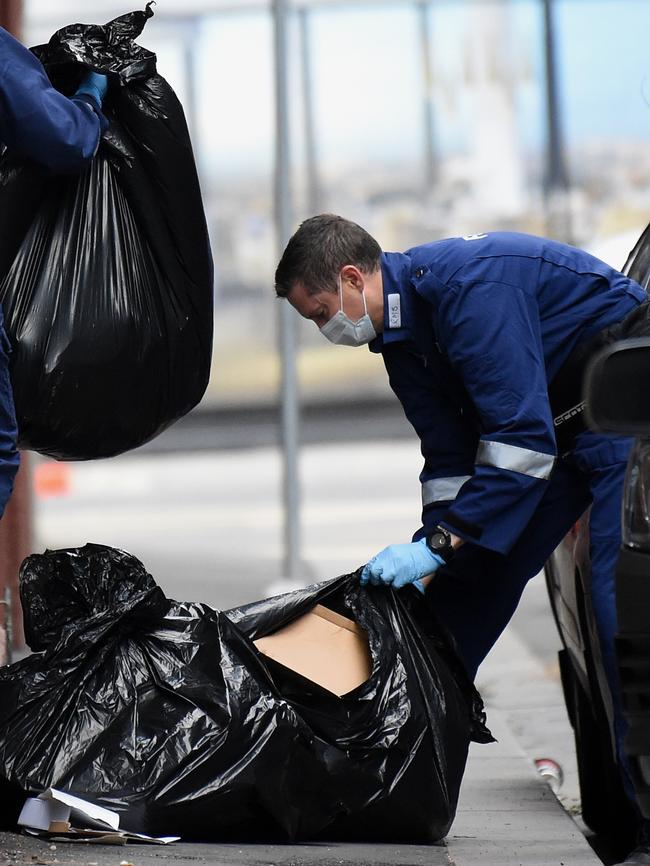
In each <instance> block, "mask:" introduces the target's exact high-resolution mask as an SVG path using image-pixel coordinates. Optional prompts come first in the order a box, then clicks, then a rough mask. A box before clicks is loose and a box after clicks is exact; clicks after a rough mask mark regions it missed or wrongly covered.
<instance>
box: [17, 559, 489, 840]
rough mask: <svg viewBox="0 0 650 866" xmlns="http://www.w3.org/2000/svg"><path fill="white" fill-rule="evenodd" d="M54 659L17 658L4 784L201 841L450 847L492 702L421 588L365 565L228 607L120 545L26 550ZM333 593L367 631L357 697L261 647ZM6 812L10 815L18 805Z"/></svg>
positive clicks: (28, 597) (24, 589)
mask: <svg viewBox="0 0 650 866" xmlns="http://www.w3.org/2000/svg"><path fill="white" fill-rule="evenodd" d="M21 599H22V602H23V608H24V611H25V626H26V634H27V639H28V641H29V643H30V645H31V647H32V648H33V649H34V650H35V651H36V652H35V653H34V654H33V655H31V656H28V657H27V658H25V659H23V660H21V661H19V662H16V663H15V664H13V665H10V666H7V667H4V668H0V794H1V795H2V797H3V802H5V803H6V804H7V809H8V806H9V803H10V802H11V803H13V805H14V807H15V809H17V808H19V806H20V803H21V802H22V797H24V794H25V793H27V792H38V791H41V790H43V789H45V788H47V787H48V786H54V787H57V788H59V789H64V790H66V791H70V792H73V793H75V794H77V795H79V796H81V797H84V798H85V799H88V800H91V801H94V802H96V803H99V804H101V805H103V806H106V807H108V808H110V809H114V810H116V811H117V812H118V813H119V814H120V826H121V827H123V828H125V829H129V830H134V831H139V832H144V833H151V834H155V835H169V834H170V833H171V834H174V835H181V836H182V837H183V838H185V839H195V840H212V841H220V840H221V841H225V840H250V841H298V840H318V839H320V840H343V839H347V840H359V841H361V840H365V841H373V840H374V841H386V842H387V841H393V842H395V841H401V842H433V841H436V840H438V839H440V838H442V837H443V836H444V835H445V834H446V833H447V831H448V829H449V827H450V825H451V822H452V820H453V817H454V812H455V809H456V802H457V798H458V791H459V786H460V782H461V778H462V775H463V770H464V766H465V761H466V757H467V749H468V744H469V741H470V740H471V739H474V740H477V741H479V742H489V741H490V740H491V739H492V738H491V735H490V733H489V731H488V730H487V728H486V727H485V716H484V713H483V706H482V703H481V700H480V697H479V695H478V693H477V692H476V691H475V689H474V687H473V686H472V684H471V683H470V682H469V680H468V679H467V677H466V676H465V675H464V672H463V670H462V668H461V665H460V662H459V661H458V659H457V657H456V655H455V653H454V650H453V648H452V647H451V644H450V643H449V642H448V638H447V637H446V636H445V634H444V633H443V631H442V629H441V627H439V626H438V625H436V624H435V623H432V620H431V616H430V613H429V611H428V609H427V608H426V602H425V601H424V599H423V597H422V596H421V595H420V593H418V592H417V590H414V589H412V588H407V589H405V590H402V591H401V592H399V593H395V592H393V591H392V590H390V589H386V588H372V589H370V590H368V589H364V588H362V587H360V586H359V584H358V575H346V576H343V577H340V578H337V579H335V580H332V581H327V582H325V583H321V584H318V585H316V586H312V587H308V588H306V589H304V590H299V591H296V592H292V593H289V594H287V595H283V596H279V597H276V598H270V599H267V600H265V601H261V602H257V603H255V604H252V605H248V606H246V607H243V608H239V609H235V610H231V611H228V612H225V613H223V612H219V611H216V610H214V609H212V608H210V607H208V606H207V605H204V604H198V603H190V602H176V601H171V600H167V599H166V598H165V597H164V595H163V593H162V591H161V590H160V589H159V588H158V587H157V586H156V584H155V582H154V580H153V578H152V577H151V576H150V575H149V574H148V573H147V572H146V570H145V568H144V566H143V565H142V564H141V563H140V562H139V561H138V560H137V559H135V558H134V557H133V556H131V555H129V554H127V553H124V552H121V551H117V550H114V549H111V548H105V547H102V546H98V545H86V546H85V547H83V548H78V549H71V550H61V551H47V552H46V553H45V554H43V555H34V556H31V557H29V558H28V559H27V560H25V562H24V564H23V567H22V570H21ZM316 603H321V604H323V605H325V606H329V607H332V608H334V609H338V611H339V612H345V614H346V615H347V616H349V617H351V618H353V619H355V620H356V621H357V622H358V623H359V624H360V625H361V626H362V627H363V628H364V629H365V630H366V631H367V634H368V638H369V645H370V651H371V656H372V663H373V666H372V674H371V676H370V679H369V680H367V681H366V682H365V683H363V684H362V685H360V686H359V687H358V688H356V689H355V690H354V691H352V692H350V693H348V694H347V695H344V696H343V697H338V696H336V695H333V694H332V693H330V692H328V691H326V690H325V689H323V688H322V687H320V686H318V685H317V684H315V683H312V682H310V681H309V680H307V679H305V678H303V677H301V676H300V675H298V674H295V673H293V672H292V671H290V670H289V669H288V668H283V667H282V666H280V665H277V664H272V663H271V662H270V660H268V659H266V658H265V657H264V656H263V655H261V654H260V653H259V652H258V651H257V649H256V647H255V646H254V644H253V640H254V639H256V638H257V637H263V636H265V635H267V634H269V633H271V632H273V631H275V630H277V629H278V628H280V627H282V626H283V625H285V624H287V623H288V622H291V621H292V620H293V619H295V618H296V617H298V616H300V615H301V614H302V613H305V612H306V611H307V610H309V609H310V608H311V607H312V606H313V605H315V604H316ZM5 814H7V810H5Z"/></svg>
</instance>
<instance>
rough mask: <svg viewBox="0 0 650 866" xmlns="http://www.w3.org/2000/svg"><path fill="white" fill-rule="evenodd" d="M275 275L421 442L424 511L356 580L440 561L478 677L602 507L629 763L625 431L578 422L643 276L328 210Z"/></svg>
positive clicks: (510, 243) (393, 576)
mask: <svg viewBox="0 0 650 866" xmlns="http://www.w3.org/2000/svg"><path fill="white" fill-rule="evenodd" d="M275 284H276V292H277V294H278V296H280V297H284V298H287V299H288V300H289V303H291V304H292V305H293V307H295V309H296V310H297V311H298V312H299V313H300V314H301V315H302V316H304V317H305V318H307V319H310V320H311V321H313V322H314V324H316V325H317V327H318V328H319V329H320V331H321V333H322V334H323V335H324V336H325V337H327V339H329V340H331V341H332V342H334V343H338V344H342V345H349V346H360V345H364V344H369V345H370V350H371V351H372V352H377V353H380V354H381V355H382V356H383V360H384V364H385V366H386V370H387V372H388V376H389V380H390V385H391V387H392V389H393V391H394V392H395V394H396V395H397V397H398V398H399V400H400V401H401V403H402V406H403V408H404V412H405V414H406V416H407V418H408V419H409V421H410V422H411V424H412V425H413V427H414V428H415V431H416V433H417V434H418V436H419V438H420V441H421V447H422V455H423V457H424V467H423V469H422V472H421V474H420V481H421V484H422V504H423V509H422V526H421V527H420V528H419V529H418V530H417V532H415V534H414V535H413V538H412V541H410V542H407V543H398V544H392V545H390V546H389V547H386V548H385V549H384V550H382V551H381V552H380V553H378V554H377V555H376V556H374V557H373V558H372V559H371V560H370V561H369V562H368V563H367V565H366V566H365V567H364V568H363V570H362V573H361V583H362V584H374V585H388V586H392V587H394V588H396V589H399V588H401V587H403V586H405V585H407V584H409V583H415V584H416V585H417V584H419V583H420V581H422V579H423V578H425V577H426V578H430V576H432V575H433V578H432V579H430V581H429V582H428V585H427V588H426V596H427V601H428V602H429V603H431V604H432V606H433V607H434V608H435V610H436V611H437V613H438V614H439V616H440V618H441V619H442V620H443V622H445V623H446V625H447V626H448V627H449V629H450V630H451V632H452V633H453V635H454V637H455V639H456V641H457V644H458V648H459V651H460V654H461V656H462V658H463V660H464V662H465V665H466V667H467V670H468V671H469V673H470V675H471V676H472V677H473V676H475V674H476V671H477V669H478V667H479V665H480V664H481V662H482V661H483V659H484V658H485V657H486V655H487V654H488V652H489V650H490V649H491V647H492V646H493V645H494V643H495V642H496V640H497V638H498V637H499V635H500V634H501V632H502V631H503V629H504V628H505V626H506V625H507V623H508V621H509V620H510V618H511V616H512V614H513V613H514V611H515V608H516V607H517V604H518V602H519V599H520V597H521V594H522V592H523V589H524V586H525V584H526V582H527V581H528V580H529V579H530V578H531V577H533V575H535V574H537V573H538V572H539V571H540V569H541V568H542V567H543V565H544V563H545V561H546V559H547V558H548V557H549V555H550V554H551V553H552V551H553V550H554V549H555V547H556V546H557V545H558V544H559V542H560V541H561V539H562V537H563V536H564V534H565V533H566V532H567V531H568V530H569V528H570V527H571V526H572V525H573V523H574V522H575V521H576V520H577V519H578V518H579V517H580V515H581V514H582V513H583V512H584V511H585V510H586V508H587V507H588V506H589V505H590V504H591V505H592V511H591V564H592V574H591V579H592V594H593V604H594V610H595V616H596V620H597V627H598V631H599V638H600V643H601V646H602V652H603V659H604V665H605V668H606V673H607V677H608V680H609V684H610V689H611V691H612V693H613V696H614V704H615V708H616V710H615V716H616V725H617V737H618V742H619V763H620V764H621V765H622V766H623V767H625V757H624V752H623V748H622V737H623V733H624V720H623V717H622V709H621V702H620V697H619V694H620V692H619V685H618V672H617V667H616V663H615V656H614V634H615V632H616V609H615V600H614V568H615V564H616V560H617V556H618V550H619V546H620V539H621V528H620V510H621V497H622V490H623V480H624V474H625V467H626V462H627V458H628V454H629V451H630V447H631V440H630V439H627V438H625V439H624V438H621V437H613V436H603V435H599V434H596V433H594V432H591V431H589V430H587V429H586V428H585V426H584V424H583V423H580V421H581V415H582V410H583V404H582V396H581V393H580V384H579V383H580V380H581V376H580V375H578V376H576V373H575V367H576V364H577V365H578V367H580V372H581V367H582V366H584V356H585V355H588V354H590V353H592V350H595V347H597V346H598V345H599V344H602V341H604V340H605V341H606V340H607V337H608V334H610V335H611V333H612V332H615V329H616V327H617V326H618V323H621V322H622V321H623V320H624V319H626V317H627V318H628V320H629V317H634V316H635V315H637V316H638V315H639V314H640V313H645V309H646V308H644V307H641V306H640V305H643V304H644V303H645V302H646V301H647V298H646V293H645V291H644V290H643V289H642V288H641V286H639V285H638V284H637V283H635V282H634V281H632V280H630V279H628V278H627V277H625V276H624V275H623V274H621V273H619V272H618V271H616V270H614V269H613V268H611V267H609V266H608V265H606V264H604V263H603V262H601V261H599V260H598V259H596V258H594V257H593V256H591V255H589V254H588V253H586V252H583V251H581V250H578V249H575V248H573V247H570V246H567V245H565V244H562V243H558V242H555V241H551V240H545V239H542V238H537V237H533V236H529V235H524V234H517V233H514V232H496V233H489V234H478V235H471V236H467V237H463V238H461V237H459V238H452V239H449V240H441V241H437V242H434V243H430V244H425V245H423V246H419V247H414V248H413V249H410V250H407V251H406V252H405V253H384V252H382V250H381V249H380V247H379V245H378V243H377V242H376V241H375V240H374V238H372V237H371V236H370V235H369V234H368V233H367V232H366V231H365V230H364V229H362V228H361V227H360V226H358V225H356V224H355V223H352V222H350V221H348V220H345V219H343V218H341V217H338V216H334V215H330V214H325V215H321V216H316V217H313V218H311V219H309V220H307V221H306V222H304V223H303V224H302V225H301V226H300V228H299V229H298V231H297V232H296V233H295V234H294V236H293V237H292V238H291V240H290V241H289V243H288V245H287V247H286V249H285V251H284V254H283V256H282V259H281V261H280V263H279V265H278V268H277V271H276V275H275ZM635 310H636V311H637V313H636V314H635V312H634V311H635ZM572 379H573V380H575V382H576V383H577V384H576V385H575V387H574V388H573V390H572V389H571V388H569V389H568V390H567V389H566V388H565V389H564V391H563V390H562V388H561V387H560V388H559V391H558V385H559V386H562V384H563V383H564V384H566V382H568V381H570V380H572ZM556 392H557V393H558V394H559V396H558V397H557V400H556V401H555V405H554V394H555V393H556ZM558 401H559V402H558ZM576 420H577V422H578V423H577V424H576V423H575V422H576ZM563 425H564V429H563ZM420 586H422V584H420ZM623 775H624V776H625V779H624V782H625V785H626V790H628V792H629V796H630V798H631V799H632V800H633V798H634V794H633V789H632V787H631V783H630V782H629V779H628V778H627V774H626V773H625V772H624V774H623ZM644 850H645V853H647V854H648V860H644V859H643V860H630V861H629V862H630V863H633V862H634V863H636V862H644V863H645V862H648V863H650V848H648V849H644ZM637 855H638V856H640V857H642V856H645V854H644V851H641V850H639V851H638V852H637Z"/></svg>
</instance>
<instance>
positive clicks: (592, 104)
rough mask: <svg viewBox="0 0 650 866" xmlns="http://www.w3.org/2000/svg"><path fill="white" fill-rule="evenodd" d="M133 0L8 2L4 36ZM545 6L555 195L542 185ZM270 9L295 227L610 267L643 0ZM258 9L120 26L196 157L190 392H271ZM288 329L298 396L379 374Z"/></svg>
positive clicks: (251, 395)
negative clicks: (174, 102) (210, 269)
mask: <svg viewBox="0 0 650 866" xmlns="http://www.w3.org/2000/svg"><path fill="white" fill-rule="evenodd" d="M136 5H139V4H134V3H130V2H128V0H95V2H93V4H92V5H91V6H89V5H88V4H87V3H82V2H80V0H57V2H56V3H51V2H50V0H26V2H25V22H24V38H25V41H26V42H27V43H28V44H34V43H38V42H42V41H45V40H47V38H49V35H50V34H51V33H52V32H53V31H54V30H55V29H57V28H58V27H60V26H63V25H65V24H68V23H71V22H73V21H76V20H82V21H88V20H89V18H90V17H92V18H93V19H94V20H95V21H97V22H98V23H102V22H103V21H105V20H109V19H110V18H112V17H115V16H117V15H119V14H122V13H124V12H127V11H130V10H131V9H132V8H134V6H136ZM550 9H552V16H553V27H554V34H553V35H554V45H555V54H554V57H555V61H556V62H555V68H554V73H555V82H556V88H557V92H556V95H557V104H556V106H555V110H556V117H555V120H557V121H559V126H558V130H559V134H560V138H559V139H558V141H559V143H560V145H561V153H560V154H559V156H560V158H561V160H562V161H563V166H564V168H563V170H564V169H566V183H567V187H566V189H565V190H560V192H561V195H560V198H559V199H558V197H557V195H555V196H554V197H549V195H548V194H547V193H548V189H547V188H546V187H545V184H547V183H548V177H547V168H548V147H549V143H548V136H549V117H548V100H547V91H548V71H549V70H548V66H547V60H548V53H547V50H546V47H547V43H546V42H545V38H546V37H547V36H548V33H547V32H546V30H545V26H546V25H547V24H548V22H547V21H546V20H545V12H548V11H549V10H550ZM290 10H291V12H290V24H291V27H290V33H289V37H290V39H289V64H290V67H289V68H290V77H289V78H290V86H291V135H292V141H291V148H292V165H293V176H292V181H293V207H294V218H295V220H294V221H295V224H296V225H297V224H298V222H299V221H300V220H301V219H303V218H305V217H307V216H309V215H310V214H312V213H314V212H318V211H332V212H336V213H340V214H342V215H345V216H347V217H349V218H351V219H354V220H356V221H358V222H360V223H361V224H362V225H364V226H365V227H366V228H367V229H368V230H369V231H370V232H371V233H373V234H374V235H375V236H376V237H377V239H378V240H379V242H380V243H381V244H382V246H383V247H384V248H385V249H403V248H406V247H408V246H412V245H414V244H417V243H421V242H424V241H429V240H435V239H437V238H440V237H445V236H449V235H454V234H470V233H474V232H479V231H490V230H496V229H514V230H519V231H525V232H533V233H539V234H549V235H553V234H555V235H558V234H560V235H561V236H562V239H565V240H570V241H571V242H573V243H576V244H578V245H580V246H584V247H587V248H589V249H592V250H594V251H595V252H596V253H600V254H601V255H602V256H603V257H605V258H607V259H608V260H609V261H610V262H611V263H612V264H614V265H616V266H622V264H623V262H624V260H625V256H626V253H627V251H628V249H629V248H630V247H631V245H632V243H633V241H634V238H635V236H636V235H637V234H638V233H639V232H640V230H641V229H642V228H643V226H644V225H645V224H646V222H647V221H648V219H649V217H650V146H649V145H650V85H649V84H648V83H647V82H648V73H649V71H650V61H649V60H648V57H647V51H646V45H645V40H644V39H643V37H642V35H641V34H643V33H647V32H649V31H650V4H648V3H647V0H554V2H552V3H550V2H548V0H547V2H546V3H545V2H543V0H453V2H452V0H430V2H428V0H394V2H386V0H377V2H372V0H357V2H341V0H298V2H295V3H292V4H290ZM271 13H272V10H271V4H270V3H269V2H265V0H159V2H158V4H157V5H156V7H155V16H154V18H153V19H151V21H150V22H149V23H148V24H147V27H146V29H145V31H144V33H143V35H142V37H141V39H140V41H141V42H142V44H144V45H146V46H147V47H149V48H151V49H153V50H154V51H156V53H157V55H158V60H159V70H160V72H161V73H162V74H163V75H164V76H165V77H167V78H168V80H169V81H170V82H171V83H172V85H173V86H174V87H175V89H176V90H177V92H178V94H179V96H180V98H181V100H182V101H183V104H184V105H185V109H186V112H187V115H188V120H189V124H190V129H191V131H192V135H193V140H194V145H195V150H196V154H197V161H198V164H199V168H200V172H201V179H202V185H203V190H204V195H205V204H206V211H207V214H208V220H209V225H210V232H211V237H212V242H213V248H214V257H215V263H216V285H215V298H216V332H215V363H214V372H213V377H212V382H211V385H210V388H209V390H208V393H207V395H206V397H205V400H204V404H205V405H206V406H210V407H217V406H226V405H229V406H232V405H249V404H266V403H269V404H270V403H273V402H275V401H276V400H277V387H278V378H279V361H278V356H277V351H276V329H277V304H278V301H276V300H275V298H274V293H273V272H274V267H275V256H276V247H275V240H274V223H273V159H274V106H273V98H274V90H273V73H274V70H273V21H272V14H271ZM545 46H546V47H545ZM556 192H557V191H556ZM552 208H555V209H556V210H557V209H558V208H559V209H560V211H561V213H560V216H561V219H560V220H559V221H558V220H557V219H553V214H552V213H551V212H550V211H551V209H552ZM555 216H557V214H556V215H555ZM300 346H301V351H300V356H299V374H300V383H301V390H302V392H303V395H308V397H309V399H311V400H314V401H326V400H328V399H329V398H331V397H332V396H333V395H334V394H336V395H337V396H345V395H350V396H351V397H355V398H357V397H359V396H361V395H378V394H382V393H383V392H384V391H386V390H387V384H386V382H385V377H384V374H383V369H382V368H381V361H380V359H378V358H377V357H376V356H372V355H371V354H370V353H368V352H364V351H357V352H352V351H350V352H346V351H345V350H343V351H341V350H338V349H335V348H333V347H330V346H329V345H328V344H327V343H326V342H325V341H324V340H323V339H322V338H320V337H319V335H318V334H317V333H316V331H315V329H314V328H313V326H311V325H309V324H306V323H305V324H303V325H301V328H300Z"/></svg>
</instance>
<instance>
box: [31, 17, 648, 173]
mask: <svg viewBox="0 0 650 866" xmlns="http://www.w3.org/2000/svg"><path fill="white" fill-rule="evenodd" d="M164 2H165V0H160V3H159V8H160V7H162V5H163V3H164ZM27 3H28V4H29V0H27ZM135 5H138V4H135ZM497 5H498V4H497ZM506 5H507V4H506ZM509 5H510V10H511V12H510V16H509V17H508V18H506V19H504V20H505V26H504V27H503V30H499V29H498V30H497V32H496V33H494V34H491V36H490V40H491V42H492V43H493V44H494V46H495V51H494V53H495V56H496V57H497V58H498V60H497V61H496V62H498V64H502V65H503V68H509V69H510V70H511V71H512V74H513V75H514V76H515V78H516V79H517V82H518V83H517V85H516V87H515V88H514V91H513V99H514V102H515V117H516V128H517V132H518V134H519V137H520V140H521V142H522V145H523V147H524V149H528V150H536V149H539V147H540V145H541V144H542V142H543V132H544V127H543V110H544V103H543V92H542V89H541V83H542V78H543V56H542V43H541V36H542V26H541V25H542V19H541V5H542V4H541V2H540V0H513V2H511V3H510V4H509ZM127 6H128V4H127ZM485 6H486V4H485V3H479V4H472V3H465V2H462V0H437V2H435V0H434V2H432V4H431V11H430V13H429V24H430V31H431V35H432V45H433V52H432V54H433V81H434V86H433V91H432V92H433V98H434V105H435V108H436V134H437V144H438V146H439V147H440V148H441V149H442V150H443V151H445V152H451V151H452V150H454V149H458V148H461V149H462V147H463V146H464V145H465V144H466V142H467V139H468V136H471V134H472V124H471V119H472V112H473V111H474V110H475V107H474V102H473V99H474V98H475V97H473V96H472V92H471V90H468V89H467V86H466V84H467V80H468V70H469V69H471V65H472V56H471V55H472V51H471V48H470V47H469V46H471V39H470V34H471V32H472V29H473V28H474V30H477V29H478V32H482V31H481V28H482V27H483V23H484V22H483V21H481V20H479V19H480V16H481V15H482V14H484V13H481V12H480V11H479V10H480V9H481V7H482V8H483V9H485ZM555 9H556V22H557V38H558V72H559V80H560V84H561V97H562V99H561V104H562V107H563V121H564V130H565V133H566V139H567V142H568V144H569V145H571V144H572V143H576V142H579V141H584V140H585V139H587V138H594V137H595V138H598V139H613V138H619V139H620V138H626V137H633V138H636V139H641V140H645V139H650V51H649V50H648V46H649V38H648V35H649V34H650V0H556V2H555ZM472 10H473V11H472ZM123 11H124V4H123V3H116V4H115V14H119V13H120V12H123ZM310 18H311V20H310V42H309V45H310V58H311V64H312V75H313V83H314V89H313V99H314V110H315V114H316V131H317V141H318V149H319V155H320V158H321V160H322V161H323V163H324V164H326V165H334V166H336V165H338V164H349V163H354V162H357V161H359V160H363V161H364V162H367V161H368V160H372V159H380V160H382V161H386V160H394V161H395V162H403V161H405V160H411V159H413V160H416V159H417V160H419V159H420V158H421V153H422V138H423V120H422V117H423V112H422V103H421V99H422V68H421V60H420V42H419V30H418V28H419V18H418V15H417V12H416V11H415V9H414V7H410V6H408V5H407V6H399V5H396V6H395V7H386V6H383V7H377V8H374V9H373V8H369V7H367V6H366V7H358V6H357V7H354V6H351V7H350V8H349V9H345V8H343V9H341V7H338V8H337V9H334V10H331V9H330V10H321V11H316V12H314V13H312V14H311V16H310ZM62 23H63V22H62ZM181 32H182V30H181V29H179V28H175V27H173V26H171V25H170V24H169V23H168V22H167V23H166V22H165V21H164V19H163V16H162V15H161V16H159V17H158V18H156V17H154V19H152V21H151V22H150V23H149V24H148V25H147V28H146V29H145V32H144V34H143V36H142V37H141V39H140V41H141V42H142V43H143V44H145V45H150V46H151V47H152V48H154V49H155V50H157V51H158V54H159V66H160V69H161V72H163V74H165V75H166V76H167V77H168V78H169V80H170V81H171V82H172V84H173V85H174V86H175V87H176V88H177V90H178V92H179V95H180V96H181V98H182V99H183V100H184V101H185V102H186V103H187V101H188V99H187V87H186V80H187V79H186V67H185V65H184V55H183V43H182V41H181V40H180V39H179V38H178V35H179V34H180V33H181ZM290 35H291V39H290V45H291V66H290V78H291V85H292V100H291V106H292V117H293V126H294V133H295V134H294V157H295V159H296V160H298V161H299V160H300V158H301V154H302V112H301V100H300V83H301V82H300V65H299V62H298V44H299V41H298V38H297V37H298V28H297V25H296V24H295V22H294V25H293V26H292V29H291V34H290ZM193 44H194V46H195V49H194V50H195V54H196V68H197V71H198V80H199V82H200V87H199V90H198V106H199V113H198V117H197V121H198V123H197V129H198V131H199V132H200V139H201V143H202V145H203V147H202V153H203V155H204V166H203V167H204V169H207V170H208V171H210V170H212V169H216V170H218V171H220V172H232V171H237V172H239V171H254V172H258V171H266V170H268V168H269V167H270V165H271V162H272V159H273V148H272V142H273V130H274V105H273V56H272V25H271V20H270V16H269V15H268V14H266V13H249V14H228V15H224V16H219V17H218V16H215V17H213V18H209V19H205V20H204V22H203V23H202V25H201V27H200V28H199V29H198V31H197V32H196V35H195V36H194V37H193ZM649 143H650V142H649Z"/></svg>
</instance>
